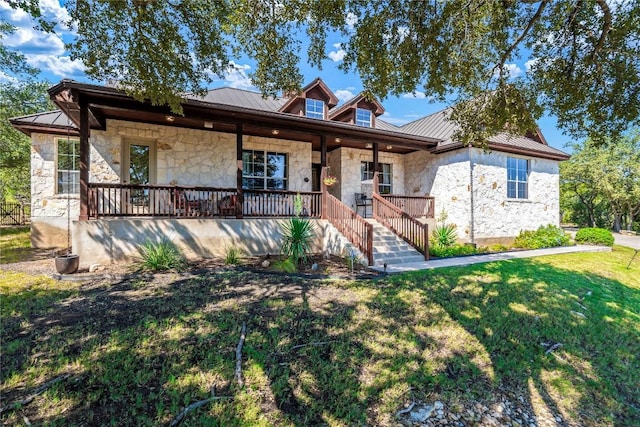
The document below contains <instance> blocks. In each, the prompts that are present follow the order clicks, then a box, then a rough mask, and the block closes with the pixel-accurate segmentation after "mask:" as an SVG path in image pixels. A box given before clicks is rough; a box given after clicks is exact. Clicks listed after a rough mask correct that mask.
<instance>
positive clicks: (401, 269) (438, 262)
mask: <svg viewBox="0 0 640 427" xmlns="http://www.w3.org/2000/svg"><path fill="white" fill-rule="evenodd" d="M573 252H611V248H610V247H607V246H588V245H576V246H562V247H559V248H545V249H534V250H525V251H512V252H500V253H497V254H483V255H471V256H464V257H455V258H442V259H434V260H431V261H422V262H411V263H405V264H388V265H387V273H389V274H394V273H406V272H408V271H419V270H432V269H435V268H443V267H461V266H466V265H472V264H482V263H485V262H493V261H505V260H509V259H516V258H533V257H538V256H545V255H559V254H569V253H573ZM369 268H371V269H372V270H376V271H385V270H384V267H383V266H379V265H376V266H372V267H369Z"/></svg>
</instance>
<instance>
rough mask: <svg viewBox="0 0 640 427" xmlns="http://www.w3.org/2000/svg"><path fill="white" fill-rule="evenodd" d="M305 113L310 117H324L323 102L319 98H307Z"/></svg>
mask: <svg viewBox="0 0 640 427" xmlns="http://www.w3.org/2000/svg"><path fill="white" fill-rule="evenodd" d="M305 115H306V116H307V117H310V118H312V119H320V120H322V119H324V102H322V101H320V100H319V99H313V98H307V100H306V103H305Z"/></svg>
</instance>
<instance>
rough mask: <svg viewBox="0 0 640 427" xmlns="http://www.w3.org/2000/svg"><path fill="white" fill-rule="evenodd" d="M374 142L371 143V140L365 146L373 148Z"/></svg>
mask: <svg viewBox="0 0 640 427" xmlns="http://www.w3.org/2000/svg"><path fill="white" fill-rule="evenodd" d="M372 147H373V144H371V143H370V142H367V143H366V144H365V146H364V148H372Z"/></svg>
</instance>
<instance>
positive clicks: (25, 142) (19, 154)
mask: <svg viewBox="0 0 640 427" xmlns="http://www.w3.org/2000/svg"><path fill="white" fill-rule="evenodd" d="M48 86H49V84H48V83H47V82H33V81H25V82H15V83H0V99H1V100H2V102H0V141H2V143H1V144H0V200H16V199H22V200H28V199H30V197H31V190H30V188H31V187H30V183H31V168H30V158H31V157H30V156H31V141H30V139H29V137H27V136H26V135H25V134H23V133H22V132H20V131H18V130H17V129H15V128H14V127H13V126H11V123H9V119H10V118H13V117H18V116H24V115H27V114H33V113H39V112H43V111H48V110H52V109H54V107H53V104H52V103H51V101H50V99H49V95H48V94H47V87H48Z"/></svg>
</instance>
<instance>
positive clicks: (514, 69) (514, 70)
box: [504, 64, 522, 79]
mask: <svg viewBox="0 0 640 427" xmlns="http://www.w3.org/2000/svg"><path fill="white" fill-rule="evenodd" d="M504 68H505V70H506V71H507V72H508V74H509V77H510V78H512V79H514V78H516V77H519V76H521V75H522V68H520V67H518V65H516V64H504Z"/></svg>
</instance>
